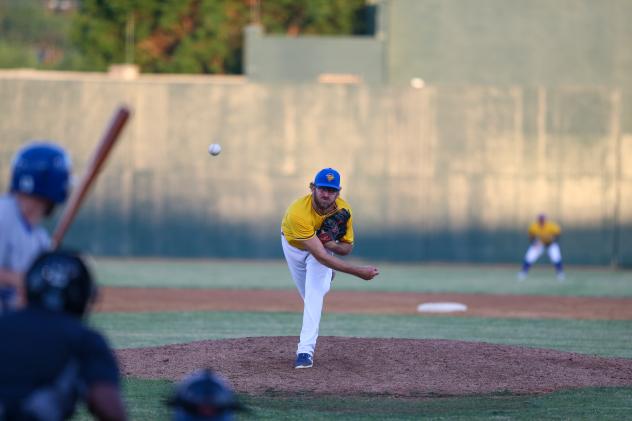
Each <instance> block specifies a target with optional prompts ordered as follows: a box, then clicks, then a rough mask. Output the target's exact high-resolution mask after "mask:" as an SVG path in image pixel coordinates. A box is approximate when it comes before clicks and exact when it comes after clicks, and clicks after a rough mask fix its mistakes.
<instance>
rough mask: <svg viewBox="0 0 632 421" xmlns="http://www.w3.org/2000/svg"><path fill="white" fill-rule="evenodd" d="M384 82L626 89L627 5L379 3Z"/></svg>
mask: <svg viewBox="0 0 632 421" xmlns="http://www.w3.org/2000/svg"><path fill="white" fill-rule="evenodd" d="M379 4H380V10H379V14H380V16H381V18H380V25H381V28H382V31H383V32H384V33H385V34H386V38H385V51H386V63H387V71H386V73H387V74H386V78H387V80H388V81H389V82H390V83H394V84H405V83H408V82H409V81H410V79H411V78H415V77H417V78H421V79H423V80H425V81H426V82H428V83H430V84H462V85H472V84H474V85H481V84H486V85H494V86H510V85H521V86H547V87H552V86H568V85H582V86H594V85H604V86H619V87H626V88H627V89H630V88H632V72H630V68H632V48H630V45H632V25H630V23H629V22H630V21H631V20H632V2H630V1H629V0H599V1H594V0H554V1H551V0H529V1H524V0H479V1H471V0H381V1H380V2H379Z"/></svg>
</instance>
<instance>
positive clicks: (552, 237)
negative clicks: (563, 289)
mask: <svg viewBox="0 0 632 421" xmlns="http://www.w3.org/2000/svg"><path fill="white" fill-rule="evenodd" d="M561 232H562V230H561V229H560V226H559V225H558V224H556V223H555V222H553V221H551V220H549V219H548V218H547V217H546V215H545V214H540V215H538V218H537V220H536V221H534V222H533V223H532V224H531V225H530V226H529V231H528V235H529V248H528V249H527V253H526V254H525V256H524V261H523V263H522V269H521V270H520V272H518V280H520V281H521V280H524V279H525V278H526V277H527V273H528V272H529V269H530V268H531V265H533V263H535V262H536V260H538V258H539V257H540V256H541V255H542V253H543V252H544V251H545V250H546V251H547V253H548V255H549V259H550V260H551V263H553V265H554V266H555V271H556V273H557V279H558V280H560V281H563V280H564V278H565V276H564V269H563V266H562V252H561V251H560V246H559V244H558V242H557V240H558V239H559V237H560V234H561Z"/></svg>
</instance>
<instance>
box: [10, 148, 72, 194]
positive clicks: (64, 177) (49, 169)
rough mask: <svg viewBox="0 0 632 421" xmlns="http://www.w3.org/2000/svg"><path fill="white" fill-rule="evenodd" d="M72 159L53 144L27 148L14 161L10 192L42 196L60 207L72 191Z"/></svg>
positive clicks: (19, 152)
mask: <svg viewBox="0 0 632 421" xmlns="http://www.w3.org/2000/svg"><path fill="white" fill-rule="evenodd" d="M70 171H71V164H70V157H69V156H68V154H67V153H66V152H65V151H64V150H63V149H62V148H61V147H60V146H57V145H55V144H53V143H46V142H34V143H30V144H29V145H26V146H24V147H23V148H22V149H20V150H19V151H18V153H17V154H16V156H15V158H14V159H13V173H12V175H11V192H19V193H24V194H28V195H32V196H39V197H43V198H45V199H48V200H50V201H51V202H52V203H55V204H59V203H63V202H64V201H66V199H67V198H68V193H69V191H70Z"/></svg>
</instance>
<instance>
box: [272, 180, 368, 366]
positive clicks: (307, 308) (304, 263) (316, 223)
mask: <svg viewBox="0 0 632 421" xmlns="http://www.w3.org/2000/svg"><path fill="white" fill-rule="evenodd" d="M310 190H311V193H310V194H308V195H306V196H303V197H300V198H299V199H297V200H296V201H294V202H293V203H292V204H291V205H290V206H289V207H288V209H287V211H286V213H285V216H284V217H283V221H282V222H281V243H282V246H283V254H284V255H285V259H286V260H287V264H288V267H289V269H290V274H291V276H292V278H293V280H294V283H295V284H296V288H297V289H298V292H299V294H300V295H301V298H302V299H303V305H304V307H303V325H302V328H301V335H300V341H299V344H298V349H297V351H296V361H295V364H294V367H295V368H309V367H311V366H312V365H313V355H314V349H315V347H316V340H317V338H318V328H319V325H320V317H321V313H322V308H323V300H324V298H325V294H327V292H328V291H329V288H330V287H331V281H332V279H333V275H334V271H341V272H345V273H349V274H351V275H355V276H357V277H359V278H362V279H364V280H367V281H368V280H370V279H373V278H374V277H375V276H377V275H378V274H379V271H378V269H377V268H376V267H374V266H357V265H352V264H350V263H348V262H346V261H344V260H342V259H340V258H338V257H336V256H335V255H342V256H344V255H348V254H349V253H351V251H352V250H353V225H352V220H353V217H352V216H351V218H350V219H349V220H348V222H347V229H346V234H345V235H344V237H342V238H341V239H340V240H339V241H327V242H325V243H323V242H321V240H320V238H319V237H318V236H317V231H318V229H319V228H320V227H321V225H322V223H323V221H324V220H325V218H327V217H328V216H330V215H333V214H334V213H336V212H338V211H340V210H342V209H347V210H348V211H349V213H352V211H351V206H349V204H348V203H347V202H346V201H344V200H343V199H342V198H341V197H340V190H341V188H340V174H339V173H338V172H337V171H336V170H334V169H332V168H325V169H323V170H321V171H319V172H318V174H316V177H315V178H314V181H313V183H310Z"/></svg>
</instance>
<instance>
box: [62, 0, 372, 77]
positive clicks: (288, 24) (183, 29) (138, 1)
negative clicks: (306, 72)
mask: <svg viewBox="0 0 632 421" xmlns="http://www.w3.org/2000/svg"><path fill="white" fill-rule="evenodd" d="M256 4H257V2H254V1H246V0H109V1H105V0H84V1H83V2H82V3H81V7H80V10H79V13H78V15H77V16H76V18H75V20H74V24H73V31H72V39H73V40H74V43H75V45H76V46H77V47H78V48H79V49H80V51H81V53H82V54H83V56H84V57H85V59H86V62H88V63H90V66H91V67H93V68H94V69H100V70H103V69H105V68H106V67H107V65H109V64H110V63H120V62H125V61H127V62H134V63H135V64H137V65H139V66H140V68H141V71H143V72H157V73H163V72H169V73H240V72H241V67H242V62H241V56H242V43H243V35H242V33H243V28H244V27H245V26H246V25H247V24H248V23H249V22H252V21H256V20H259V21H260V23H261V24H262V25H263V26H264V28H265V29H266V30H267V31H268V32H271V33H280V32H287V33H289V34H293V35H297V34H299V33H305V34H352V33H357V32H358V31H361V30H362V28H364V26H363V25H362V24H361V23H357V22H358V20H361V19H363V16H362V10H363V9H364V8H365V7H366V6H365V1H364V0H264V1H263V2H262V3H261V7H260V8H257V7H255V5H256ZM258 15H260V16H258Z"/></svg>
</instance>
